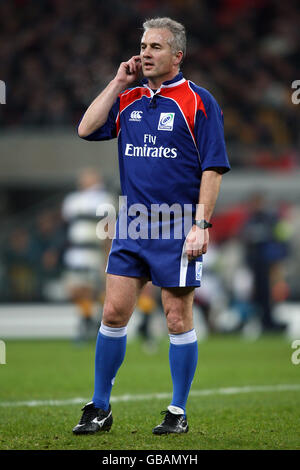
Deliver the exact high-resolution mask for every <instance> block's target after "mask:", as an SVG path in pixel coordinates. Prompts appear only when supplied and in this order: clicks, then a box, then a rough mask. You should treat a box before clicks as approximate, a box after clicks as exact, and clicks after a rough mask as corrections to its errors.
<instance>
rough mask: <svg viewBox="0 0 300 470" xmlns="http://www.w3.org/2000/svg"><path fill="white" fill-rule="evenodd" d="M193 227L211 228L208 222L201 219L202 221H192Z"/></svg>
mask: <svg viewBox="0 0 300 470" xmlns="http://www.w3.org/2000/svg"><path fill="white" fill-rule="evenodd" d="M194 225H197V227H199V228H203V229H206V228H211V227H212V224H211V223H210V222H207V220H205V219H202V220H194Z"/></svg>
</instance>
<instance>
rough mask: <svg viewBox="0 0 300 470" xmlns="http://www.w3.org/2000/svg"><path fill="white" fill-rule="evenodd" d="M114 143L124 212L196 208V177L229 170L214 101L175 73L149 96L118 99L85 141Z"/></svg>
mask: <svg viewBox="0 0 300 470" xmlns="http://www.w3.org/2000/svg"><path fill="white" fill-rule="evenodd" d="M115 137H118V149H119V167H120V180H121V189H122V193H123V195H126V196H127V204H128V206H130V205H132V204H136V203H140V204H144V205H145V206H146V207H147V208H150V206H151V204H162V203H167V204H169V205H172V204H174V203H177V204H178V203H179V204H180V205H181V206H182V207H183V205H184V204H192V205H193V206H195V205H196V204H197V203H198V198H199V188H200V183H201V175H202V172H203V171H204V170H205V169H208V168H210V167H221V168H222V171H223V173H225V172H227V171H229V170H230V165H229V162H228V157H227V154H226V148H225V141H224V129H223V113H222V111H221V109H220V107H219V105H218V103H217V102H216V100H215V99H214V97H213V96H212V95H211V94H210V93H209V92H208V91H207V90H205V89H204V88H201V87H199V86H197V85H195V84H194V83H193V82H191V81H189V80H186V79H185V78H183V76H182V73H179V74H178V75H177V76H176V77H174V78H173V79H172V80H169V81H166V82H164V83H163V84H162V85H161V87H160V88H159V89H158V90H157V91H156V92H155V93H154V92H153V91H152V90H151V89H150V88H149V86H148V84H147V80H144V83H143V86H138V87H135V88H132V89H127V90H125V91H124V92H122V93H120V95H119V96H118V99H117V100H116V102H115V104H114V105H113V107H112V109H111V111H110V113H109V116H108V119H107V121H106V123H105V124H104V125H103V126H102V127H100V128H99V129H97V130H96V131H95V132H93V133H92V134H90V135H88V136H87V137H85V139H86V140H108V139H112V138H115Z"/></svg>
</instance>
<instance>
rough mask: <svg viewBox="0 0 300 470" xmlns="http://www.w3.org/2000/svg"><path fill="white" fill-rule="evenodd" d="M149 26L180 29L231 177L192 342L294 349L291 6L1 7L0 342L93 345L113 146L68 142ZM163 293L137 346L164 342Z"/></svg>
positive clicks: (137, 323)
mask: <svg viewBox="0 0 300 470" xmlns="http://www.w3.org/2000/svg"><path fill="white" fill-rule="evenodd" d="M154 16H170V17H172V18H173V19H176V20H178V21H180V22H182V23H184V25H185V26H186V30H187V39H188V52H187V57H186V59H185V62H184V64H183V68H182V71H183V73H184V76H185V77H186V78H188V79H190V80H192V81H194V82H195V83H197V84H198V85H200V86H203V87H204V88H207V89H208V90H209V91H210V92H211V93H212V94H213V95H214V96H215V98H216V99H217V101H218V102H219V103H220V105H221V107H222V109H223V112H224V120H225V137H226V142H227V150H228V155H229V159H230V162H231V165H232V171H231V172H230V173H229V174H227V175H225V176H224V178H223V183H222V188H221V193H220V196H219V199H218V202H217V206H216V210H215V214H214V218H213V221H212V222H213V224H214V228H213V230H211V244H210V248H209V251H208V253H207V255H205V260H204V268H203V283H202V284H203V285H202V288H201V289H197V291H196V298H195V320H196V326H197V330H198V333H199V335H200V337H206V336H207V335H210V334H213V333H215V332H217V333H223V334H226V333H228V332H230V333H231V332H238V333H240V334H242V335H245V336H246V337H249V338H254V339H255V338H257V337H259V336H260V335H261V334H266V333H268V332H276V333H279V334H285V335H287V336H288V337H293V338H297V337H298V338H299V337H300V284H299V278H300V238H299V229H300V184H299V176H300V171H299V152H300V138H299V109H300V108H299V107H300V104H296V102H295V100H292V95H293V93H294V92H295V90H294V89H293V88H292V83H293V82H294V81H295V80H297V79H300V77H299V43H300V41H299V39H300V38H299V35H300V10H299V5H298V2H297V1H296V0H295V1H293V0H286V1H285V2H282V1H280V0H218V1H214V2H212V1H209V0H166V1H161V0H159V1H158V0H131V1H129V0H122V1H121V0H110V1H109V2H106V1H102V0H76V1H74V0H39V1H33V0H31V1H30V0H10V1H8V0H1V1H0V64H1V68H0V80H2V81H3V82H5V85H6V104H1V105H0V152H1V159H0V188H1V189H0V214H1V221H2V223H1V231H0V241H1V248H0V338H7V337H51V336H53V337H71V338H74V339H78V340H85V339H87V338H90V337H95V335H96V329H97V325H98V323H99V321H100V313H99V312H100V311H101V305H102V303H103V296H104V294H103V292H104V270H105V265H106V258H107V253H108V250H109V244H108V243H106V242H103V241H101V240H99V239H97V237H96V236H95V234H96V226H97V223H98V222H99V217H97V216H96V208H97V207H98V205H99V204H100V203H101V202H109V203H113V204H114V205H115V206H116V208H117V205H118V196H119V194H120V189H119V172H118V160H117V145H116V141H110V142H103V143H101V144H99V143H89V142H85V141H82V140H81V139H79V138H78V136H77V129H76V128H77V124H78V121H79V120H80V118H81V116H82V114H83V113H84V111H85V110H86V108H87V106H88V105H89V104H90V102H91V101H92V100H93V99H94V97H95V96H96V95H97V94H98V93H99V92H100V91H101V90H102V89H103V88H104V87H105V86H106V84H107V83H108V82H109V81H110V80H111V79H112V78H113V77H114V75H115V73H116V70H117V68H118V66H119V63H120V62H121V61H124V60H127V59H128V58H130V57H131V56H132V55H135V54H137V53H138V52H139V42H140V37H141V28H142V23H143V21H144V20H145V19H146V18H150V17H154ZM293 101H294V103H293ZM159 293H160V292H159V290H158V289H156V288H154V287H153V286H152V285H151V284H149V285H147V288H146V289H145V292H144V293H143V295H142V296H141V299H140V302H139V305H138V307H137V312H135V315H134V317H133V320H132V322H131V334H132V335H134V334H140V335H141V336H142V337H143V338H145V340H146V341H149V344H150V342H151V341H153V340H154V339H155V338H156V336H157V335H158V334H159V333H160V332H161V331H163V330H162V328H161V325H162V322H163V319H162V311H161V305H160V300H159Z"/></svg>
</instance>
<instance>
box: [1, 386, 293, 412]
mask: <svg viewBox="0 0 300 470" xmlns="http://www.w3.org/2000/svg"><path fill="white" fill-rule="evenodd" d="M295 390H299V391H300V384H279V385H254V386H245V387H229V388H213V389H207V390H191V392H190V396H192V397H203V396H209V395H238V394H239V393H256V392H288V391H295ZM171 397H172V394H171V393H149V394H141V395H120V396H112V397H111V399H110V401H111V403H120V402H127V401H144V400H163V399H168V398H171ZM89 401H90V398H82V397H78V398H68V399H65V400H30V401H2V402H0V407H9V406H31V407H35V406H63V405H80V404H84V403H87V402H89Z"/></svg>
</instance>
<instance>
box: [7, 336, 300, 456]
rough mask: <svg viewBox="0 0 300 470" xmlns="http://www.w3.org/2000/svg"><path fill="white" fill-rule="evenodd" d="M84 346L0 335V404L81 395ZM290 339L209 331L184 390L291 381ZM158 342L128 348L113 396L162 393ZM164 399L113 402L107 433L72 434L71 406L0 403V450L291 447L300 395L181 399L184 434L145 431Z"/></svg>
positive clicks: (164, 376)
mask: <svg viewBox="0 0 300 470" xmlns="http://www.w3.org/2000/svg"><path fill="white" fill-rule="evenodd" d="M94 349H95V347H94V342H91V343H89V344H87V345H84V346H82V347H78V346H76V345H75V344H73V343H72V342H70V341H6V362H7V364H6V365H0V401H10V402H13V401H23V400H49V399H68V398H75V397H84V398H87V399H90V398H91V396H92V391H93V381H94V378H93V374H94ZM292 352H293V350H292V349H291V344H290V342H289V341H287V340H286V339H284V338H283V337H280V336H278V337H272V336H265V337H262V338H260V339H259V340H257V341H255V342H248V341H246V340H244V339H242V338H241V337H237V336H226V337H224V336H223V337H222V336H216V337H210V338H209V339H207V340H205V341H203V342H200V343H199V362H198V369H197V372H196V376H195V379H194V382H193V386H192V390H194V391H196V390H203V389H215V388H216V389H217V388H220V387H222V388H223V387H241V386H254V385H277V384H300V365H298V366H296V365H293V364H292V362H291V354H292ZM170 391H171V380H170V375H169V365H168V343H167V341H163V342H161V344H160V345H159V348H158V351H157V352H156V353H155V354H153V355H148V354H146V353H145V352H144V351H143V348H142V346H141V343H140V342H139V341H134V342H131V343H129V344H128V347H127V353H126V358H125V362H124V364H123V366H122V368H121V369H120V371H119V373H118V376H117V379H116V382H115V385H114V388H113V396H114V397H117V396H121V395H124V394H150V393H157V392H170ZM168 404H169V401H168V399H148V400H140V401H135V402H133V401H128V402H122V403H121V402H116V403H113V415H114V425H113V427H112V429H111V431H110V432H109V433H104V434H100V433H98V434H96V435H93V436H73V434H72V432H71V430H72V427H73V426H74V425H75V424H77V422H78V420H79V418H80V415H81V412H80V407H81V406H80V405H63V406H38V407H28V406H20V407H13V406H6V407H0V449H97V450H100V449H101V450H104V449H105V450H115V449H126V450H128V449H144V450H154V449H156V450H161V449H166V450H175V449H178V450H181V449H193V450H194V449H300V392H299V391H281V392H279V391H276V392H260V393H258V392H251V393H244V394H235V395H217V394H216V395H209V396H201V397H193V396H190V398H189V402H188V408H187V413H188V420H189V424H190V431H189V433H188V434H185V435H179V436H174V435H170V436H154V435H152V433H151V429H152V428H153V427H154V426H155V425H156V424H158V422H160V420H161V418H162V417H161V416H160V414H159V413H160V411H161V410H163V409H165V408H166V406H167V405H168Z"/></svg>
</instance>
